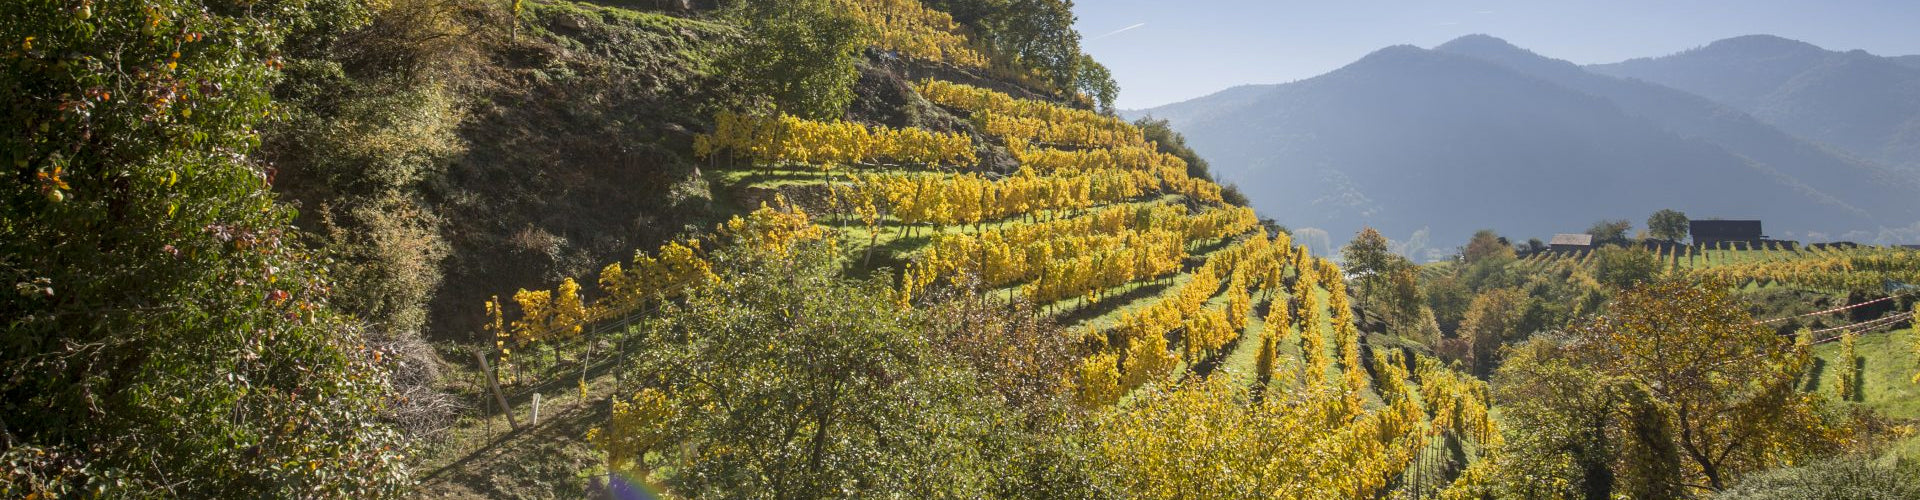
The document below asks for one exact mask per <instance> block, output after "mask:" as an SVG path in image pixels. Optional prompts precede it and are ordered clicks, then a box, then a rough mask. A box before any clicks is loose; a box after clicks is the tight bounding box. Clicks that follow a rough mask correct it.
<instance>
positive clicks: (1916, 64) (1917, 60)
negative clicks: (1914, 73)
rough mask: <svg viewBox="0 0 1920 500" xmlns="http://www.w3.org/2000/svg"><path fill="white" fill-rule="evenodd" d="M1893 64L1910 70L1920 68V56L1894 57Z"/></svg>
mask: <svg viewBox="0 0 1920 500" xmlns="http://www.w3.org/2000/svg"><path fill="white" fill-rule="evenodd" d="M1891 59H1893V62H1897V63H1900V64H1901V65H1902V66H1906V67H1909V68H1920V55H1912V56H1897V57H1892V58H1891Z"/></svg>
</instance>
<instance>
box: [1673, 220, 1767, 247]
mask: <svg viewBox="0 0 1920 500" xmlns="http://www.w3.org/2000/svg"><path fill="white" fill-rule="evenodd" d="M1687 230H1688V232H1689V233H1692V234H1693V244H1694V245H1695V246H1702V247H1707V248H1719V247H1721V246H1722V245H1724V244H1728V243H1731V244H1737V245H1740V246H1744V247H1753V246H1756V245H1759V244H1760V240H1763V239H1766V238H1767V237H1766V235H1764V234H1761V233H1762V231H1761V230H1760V221H1757V220H1696V221H1691V222H1688V223H1687Z"/></svg>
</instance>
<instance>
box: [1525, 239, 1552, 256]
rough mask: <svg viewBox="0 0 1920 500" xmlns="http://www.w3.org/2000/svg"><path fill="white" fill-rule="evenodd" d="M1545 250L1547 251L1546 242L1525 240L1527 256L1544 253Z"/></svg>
mask: <svg viewBox="0 0 1920 500" xmlns="http://www.w3.org/2000/svg"><path fill="white" fill-rule="evenodd" d="M1546 249H1547V242H1544V241H1540V238H1527V253H1528V254H1536V253H1540V252H1543V251H1546Z"/></svg>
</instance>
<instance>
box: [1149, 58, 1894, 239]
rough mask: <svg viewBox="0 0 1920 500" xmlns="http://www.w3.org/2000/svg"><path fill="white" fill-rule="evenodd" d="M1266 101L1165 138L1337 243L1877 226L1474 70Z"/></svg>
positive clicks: (1693, 150) (1382, 68) (1329, 78)
mask: <svg viewBox="0 0 1920 500" xmlns="http://www.w3.org/2000/svg"><path fill="white" fill-rule="evenodd" d="M1264 90H1265V95H1264V96H1262V97H1260V98H1259V99H1257V100H1250V101H1248V102H1250V104H1247V105H1238V104H1235V105H1231V106H1222V105H1211V104H1209V103H1206V102H1197V103H1184V104H1182V105H1178V106H1181V107H1183V108H1185V109H1200V110H1207V109H1212V110H1215V111H1211V112H1204V113H1195V114H1193V115H1192V117H1191V118H1186V119H1183V120H1180V121H1176V122H1175V123H1174V125H1175V126H1176V127H1177V128H1179V129H1180V130H1181V131H1182V132H1184V133H1186V134H1187V135H1188V136H1189V137H1190V138H1191V144H1193V146H1194V147H1195V148H1196V149H1197V150H1199V151H1200V152H1201V153H1202V154H1205V155H1207V156H1208V157H1209V158H1211V159H1212V160H1213V161H1214V162H1215V163H1216V164H1218V165H1219V166H1218V167H1217V168H1218V169H1219V171H1220V172H1221V174H1222V176H1223V177H1224V178H1225V179H1226V180H1231V181H1234V182H1238V183H1239V184H1240V185H1241V186H1242V187H1243V188H1245V189H1246V190H1247V192H1248V193H1249V196H1250V198H1252V199H1253V200H1254V204H1255V206H1256V207H1258V208H1260V209H1261V210H1263V211H1265V212H1266V213H1269V214H1273V215H1274V216H1276V217H1280V219H1281V222H1282V223H1286V224H1292V225H1296V226H1314V227H1320V228H1324V229H1326V230H1328V232H1329V233H1330V234H1331V236H1332V237H1333V238H1334V239H1336V240H1344V239H1345V238H1344V237H1345V236H1346V235H1348V234H1352V232H1353V231H1356V230H1358V229H1359V227H1360V226H1361V225H1363V224H1364V225H1372V226H1375V227H1378V228H1381V229H1382V230H1383V231H1387V232H1388V234H1390V235H1395V236H1396V237H1406V235H1409V234H1412V233H1414V232H1415V231H1417V230H1419V229H1422V228H1428V229H1430V230H1431V234H1434V235H1438V237H1436V238H1435V241H1436V243H1437V244H1438V246H1440V247H1443V248H1445V247H1451V246H1452V245H1453V244H1455V243H1457V242H1458V241H1457V240H1458V239H1459V238H1462V237H1464V236H1465V235H1467V234H1470V233H1471V232H1472V231H1473V230H1475V229H1478V228H1481V227H1497V228H1500V229H1502V230H1503V231H1507V232H1512V233H1518V234H1545V233H1552V232H1555V231H1567V230H1571V229H1577V228H1579V227H1584V226H1585V225H1586V223H1588V222H1591V221H1592V220H1594V219H1598V218H1602V217H1626V218H1638V217H1640V216H1642V215H1643V214H1645V213H1648V212H1651V211H1652V210H1656V209H1658V208H1662V207H1671V208H1676V209H1680V210H1683V211H1686V212H1688V213H1691V214H1695V215H1697V216H1709V215H1712V216H1727V217H1735V216H1744V217H1761V218H1764V219H1767V220H1768V221H1769V224H1770V225H1769V229H1771V230H1772V232H1773V233H1774V234H1776V235H1787V234H1803V233H1805V232H1807V231H1815V230H1821V231H1834V230H1835V229H1838V228H1847V229H1871V228H1874V227H1876V224H1874V222H1873V221H1872V220H1870V218H1868V217H1866V216H1865V215H1863V213H1862V212H1861V211H1859V210H1852V209H1848V208H1845V207H1844V206H1842V205H1838V204H1834V203H1823V202H1822V199H1821V197H1820V196H1819V195H1818V194H1817V193H1810V192H1808V190H1806V189H1805V188H1804V187H1800V186H1796V185H1794V183H1793V182H1792V181H1791V180H1786V181H1784V182H1783V181H1782V180H1781V179H1779V178H1778V176H1775V175H1773V174H1771V173H1770V172H1768V171H1766V170H1765V169H1761V168H1756V167H1755V166H1754V165H1752V164H1751V163H1750V162H1748V161H1746V160H1744V159H1742V158H1740V157H1739V156H1738V155H1735V154H1732V153H1729V152H1727V151H1726V150H1724V149H1722V148H1720V147H1718V146H1715V145H1712V144H1710V143H1707V142H1704V141H1700V140H1690V139H1686V138H1682V137H1680V136H1678V135H1675V134H1672V133H1669V132H1666V131H1665V130H1664V128H1663V127H1662V126H1660V125H1659V124H1657V123H1655V122H1653V121H1651V120H1648V119H1645V118H1640V117H1637V116H1633V115H1630V114H1629V113H1627V112H1625V111H1623V110H1622V109H1621V107H1619V106H1616V105H1615V104H1613V103H1612V102H1610V101H1607V100H1606V99H1603V98H1600V97H1596V96H1594V95H1590V94H1587V93H1583V92H1580V91H1576V90H1572V89H1569V88H1566V87H1563V86H1560V85H1556V84H1554V83H1551V82H1549V81H1547V80H1543V79H1540V78H1534V77H1530V76H1527V75H1524V74H1522V73H1520V72H1517V71H1514V70H1512V69H1509V68H1506V67H1503V66H1501V65H1498V64H1494V63H1491V62H1487V61H1484V60H1480V59H1476V58H1471V57H1465V56H1460V55H1455V54H1450V53H1444V52H1435V51H1427V50H1422V49H1419V48H1415V47H1407V46H1401V47H1391V48H1387V49H1383V50H1381V51H1379V52H1376V53H1374V54H1372V55H1369V56H1367V57H1366V58H1363V59H1361V60H1360V61H1358V62H1356V63H1354V64H1352V65H1350V66H1347V67H1345V68H1342V69H1340V70H1337V71H1335V72H1333V73H1330V74H1327V75H1323V76H1320V77H1317V78H1313V79H1309V80H1304V81H1301V82H1296V83H1291V84H1286V85H1278V86H1269V87H1264ZM1236 98H1238V99H1243V100H1244V97H1239V96H1236ZM1212 99H1213V98H1212V97H1208V98H1202V99H1201V101H1209V100H1212ZM1149 113H1153V114H1158V113H1157V112H1156V111H1155V110H1149ZM1757 200H1768V201H1767V202H1765V203H1756V201H1757ZM1827 201H1831V200H1827Z"/></svg>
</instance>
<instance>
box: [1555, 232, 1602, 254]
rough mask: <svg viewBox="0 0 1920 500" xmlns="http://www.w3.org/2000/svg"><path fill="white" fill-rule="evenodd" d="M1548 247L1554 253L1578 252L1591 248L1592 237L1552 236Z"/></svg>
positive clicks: (1589, 235)
mask: <svg viewBox="0 0 1920 500" xmlns="http://www.w3.org/2000/svg"><path fill="white" fill-rule="evenodd" d="M1548 246H1549V247H1551V248H1553V251H1554V252H1578V251H1581V250H1586V249H1589V248H1593V235H1591V234H1556V235H1553V241H1551V242H1549V243H1548Z"/></svg>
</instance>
